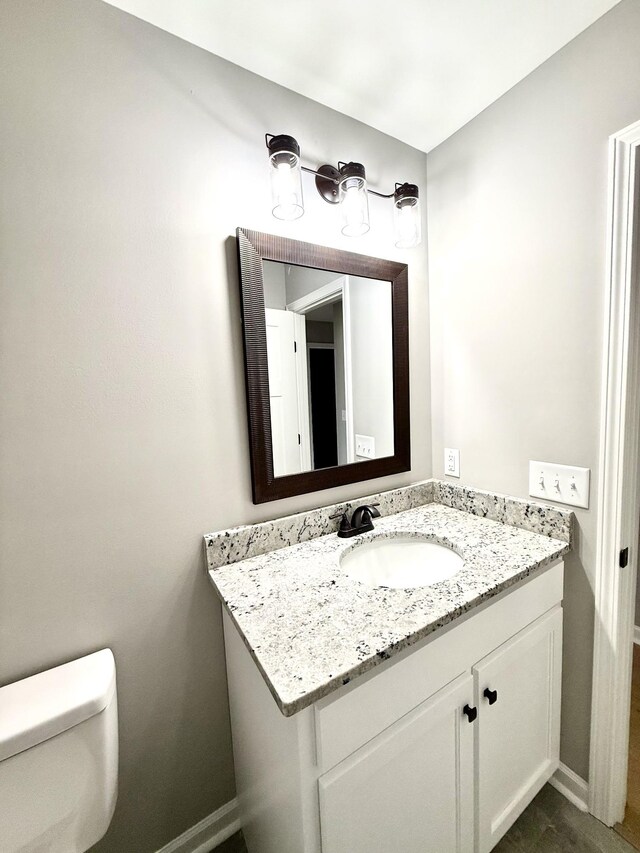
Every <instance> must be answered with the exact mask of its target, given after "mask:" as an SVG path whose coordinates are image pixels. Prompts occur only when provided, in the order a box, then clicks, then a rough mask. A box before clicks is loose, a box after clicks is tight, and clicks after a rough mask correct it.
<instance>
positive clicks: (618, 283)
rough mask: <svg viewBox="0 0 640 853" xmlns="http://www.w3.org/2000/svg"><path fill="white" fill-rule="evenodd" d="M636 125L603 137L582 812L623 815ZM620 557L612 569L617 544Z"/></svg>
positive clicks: (632, 512) (632, 548)
mask: <svg viewBox="0 0 640 853" xmlns="http://www.w3.org/2000/svg"><path fill="white" fill-rule="evenodd" d="M639 152H640V122H637V123H636V124H634V125H631V126H630V127H628V128H625V130H622V131H620V133H617V134H615V135H614V136H612V137H611V138H610V141H609V184H608V196H609V202H608V203H609V215H608V229H607V234H608V238H607V240H608V251H607V286H606V293H605V300H606V301H605V329H604V359H603V385H602V389H603V390H602V412H601V424H600V466H599V483H598V539H597V552H596V578H595V624H594V662H593V694H592V712H591V752H590V766H589V811H590V812H591V813H592V814H594V815H595V816H596V817H597V818H599V819H600V820H601V821H603V822H604V823H605V824H607V825H608V826H612V825H613V824H614V823H616V822H617V821H620V820H622V819H623V817H624V808H625V800H626V789H627V779H626V776H627V758H628V748H629V703H630V691H631V653H632V648H633V645H632V644H633V627H634V615H635V613H634V610H635V595H634V593H635V581H636V573H637V553H636V552H637V543H638V514H639V505H638V481H639V476H638V431H639V428H640V417H639V412H638V393H637V390H636V388H637V385H638V381H639V380H640V371H639V369H638V344H639V341H638V338H639V337H640V336H639V334H638V331H637V330H638V321H639V320H640V314H639V313H638V307H639V306H638V302H639V298H638V295H637V290H638V288H637V287H634V282H635V281H636V279H637V270H636V268H635V262H634V254H635V253H634V242H635V230H636V229H637V227H638V223H637V219H638V216H637V196H638V185H639V183H640V181H639V178H638V176H639V174H640V171H639V169H638V153H639ZM625 547H628V548H629V563H628V566H627V567H626V568H625V569H621V568H619V554H620V550H621V549H622V548H625Z"/></svg>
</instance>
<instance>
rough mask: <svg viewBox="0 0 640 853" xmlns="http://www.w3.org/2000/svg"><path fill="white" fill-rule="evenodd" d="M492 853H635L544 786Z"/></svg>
mask: <svg viewBox="0 0 640 853" xmlns="http://www.w3.org/2000/svg"><path fill="white" fill-rule="evenodd" d="M215 853H247V848H246V846H245V843H244V840H243V838H242V833H241V832H238V833H237V834H236V835H234V836H232V837H231V838H229V840H228V841H225V842H224V844H222V845H221V846H220V847H217V848H216V850H215ZM345 853H348V851H345ZM398 853H402V851H398ZM430 853H435V851H430ZM494 853H636V851H635V849H634V848H633V847H631V845H630V844H627V842H626V841H624V840H623V839H622V838H620V836H619V835H618V834H617V833H615V832H614V831H613V830H612V829H608V828H607V827H606V826H604V825H603V824H602V823H600V821H598V820H596V819H595V818H594V817H591V815H588V814H585V813H584V812H581V811H579V810H578V809H577V808H575V807H574V806H572V805H571V803H570V802H569V801H568V800H566V799H565V798H564V797H563V796H562V794H559V793H558V792H557V791H556V790H555V789H554V788H552V787H551V785H546V786H545V787H544V788H543V789H542V791H540V793H539V794H538V796H537V797H536V798H535V800H534V801H533V802H532V803H531V805H530V806H529V807H528V808H527V809H526V810H525V811H524V812H523V814H522V815H521V816H520V818H519V819H518V820H517V821H516V822H515V823H514V825H513V826H512V827H511V829H510V830H509V832H508V833H507V834H506V835H505V837H504V838H503V839H502V841H501V842H500V843H499V844H498V845H497V847H495V848H494Z"/></svg>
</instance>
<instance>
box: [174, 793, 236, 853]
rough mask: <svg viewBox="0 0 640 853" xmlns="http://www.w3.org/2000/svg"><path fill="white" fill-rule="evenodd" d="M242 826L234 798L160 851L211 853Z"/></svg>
mask: <svg viewBox="0 0 640 853" xmlns="http://www.w3.org/2000/svg"><path fill="white" fill-rule="evenodd" d="M240 828H241V827H240V814H239V811H238V801H237V800H236V799H233V800H230V801H229V802H228V803H225V804H224V805H223V806H221V807H220V808H219V809H218V810H217V811H215V812H213V814H210V815H209V816H208V817H205V818H204V819H203V820H201V821H200V823H197V824H196V825H195V826H192V827H191V829H188V830H187V831H186V832H183V833H182V835H179V836H178V838H174V839H173V841H170V842H169V843H168V844H165V846H164V847H163V848H162V850H158V853H209V851H210V850H214V848H216V847H217V846H218V845H219V844H222V842H223V841H226V840H227V838H230V837H231V836H232V835H233V833H234V832H238V830H239V829H240Z"/></svg>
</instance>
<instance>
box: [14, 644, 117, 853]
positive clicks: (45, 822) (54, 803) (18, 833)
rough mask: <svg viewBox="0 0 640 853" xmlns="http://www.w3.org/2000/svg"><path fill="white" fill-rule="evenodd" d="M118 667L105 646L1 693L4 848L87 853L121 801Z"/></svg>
mask: <svg viewBox="0 0 640 853" xmlns="http://www.w3.org/2000/svg"><path fill="white" fill-rule="evenodd" d="M117 780H118V705H117V696H116V666H115V661H114V658H113V654H112V652H111V650H110V649H103V650H102V651H99V652H95V653H94V654H90V655H87V656H86V657H83V658H79V659H78V660H74V661H71V662H70V663H66V664H63V665H62V666H58V667H55V669H49V670H47V671H46V672H41V673H39V674H38V675H33V676H31V677H30V678H25V679H23V680H22V681H16V682H15V683H13V684H9V685H7V686H6V687H2V688H0V851H2V853H82V851H85V850H87V849H88V848H89V847H91V846H92V845H93V844H95V843H96V842H97V841H98V840H99V839H100V838H102V836H103V835H104V834H105V832H106V831H107V828H108V826H109V823H110V822H111V818H112V816H113V810H114V808H115V804H116V797H117Z"/></svg>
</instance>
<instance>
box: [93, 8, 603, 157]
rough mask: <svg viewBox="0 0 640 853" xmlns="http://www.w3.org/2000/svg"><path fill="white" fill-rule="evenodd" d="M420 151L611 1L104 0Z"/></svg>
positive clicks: (501, 91) (500, 92)
mask: <svg viewBox="0 0 640 853" xmlns="http://www.w3.org/2000/svg"><path fill="white" fill-rule="evenodd" d="M107 2H110V3H111V5H113V6H118V7H119V8H120V9H124V10H125V11H127V12H130V13H131V14H133V15H136V16H137V17H138V18H142V19H143V20H145V21H148V22H150V23H152V24H155V25H156V26H157V27H160V28H161V29H163V30H167V32H170V33H173V34H174V35H177V36H180V37H181V38H183V39H185V40H187V41H190V42H192V43H193V44H196V45H198V46H199V47H203V48H205V49H206V50H209V51H211V52H212V53H215V54H218V56H222V57H224V58H225V59H228V60H230V61H231V62H234V63H236V64H237V65H241V66H242V67H244V68H247V69H249V70H250V71H254V72H255V73H256V74H260V75H261V76H262V77H266V78H267V79H269V80H273V81H274V82H276V83H279V84H280V85H282V86H286V87H287V88H288V89H293V90H294V91H296V92H299V93H300V94H302V95H306V96H307V97H309V98H312V99H313V100H315V101H319V102H320V103H321V104H325V105H326V106H329V107H332V108H333V109H335V110H338V111H339V112H341V113H345V114H347V115H350V116H352V117H353V118H356V119H359V120H360V121H363V122H365V123H366V124H368V125H371V126H372V127H375V128H378V129H379V130H382V131H384V132H385V133H388V134H390V135H391V136H395V137H396V138H398V139H401V140H403V141H404V142H407V143H409V144H410V145H413V146H415V147H416V148H420V149H422V150H423V151H429V150H430V149H432V148H434V147H435V146H436V145H438V144H439V143H440V142H442V141H443V140H445V139H446V138H447V137H448V136H450V135H451V134H452V133H454V132H455V131H456V130H458V129H459V128H460V127H462V125H464V124H466V122H468V121H469V120H470V119H471V118H473V117H474V116H476V115H477V114H478V113H479V112H481V111H482V110H483V109H484V108H485V107H487V106H489V104H491V103H493V101H495V100H496V99H497V98H499V97H500V96H501V95H503V94H504V93H505V92H506V91H507V90H508V89H510V88H511V87H512V86H514V85H515V84H516V83H517V82H518V81H519V80H522V78H523V77H525V76H526V75H527V74H529V73H530V72H531V71H533V69H534V68H536V67H537V66H538V65H540V64H541V63H542V62H544V61H545V60H546V59H548V58H549V57H550V56H551V55H552V54H554V53H555V52H556V51H558V50H560V48H561V47H563V46H564V45H565V44H567V42H569V41H570V40H571V39H572V38H574V37H575V36H577V35H578V33H580V32H582V30H584V29H586V27H588V26H589V25H590V24H592V23H593V22H594V21H595V20H597V19H598V18H599V17H600V16H601V15H603V14H604V13H605V12H607V11H608V10H609V9H611V8H612V7H613V6H615V5H616V3H617V2H618V0H321V2H319V0H180V2H176V0H107Z"/></svg>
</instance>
